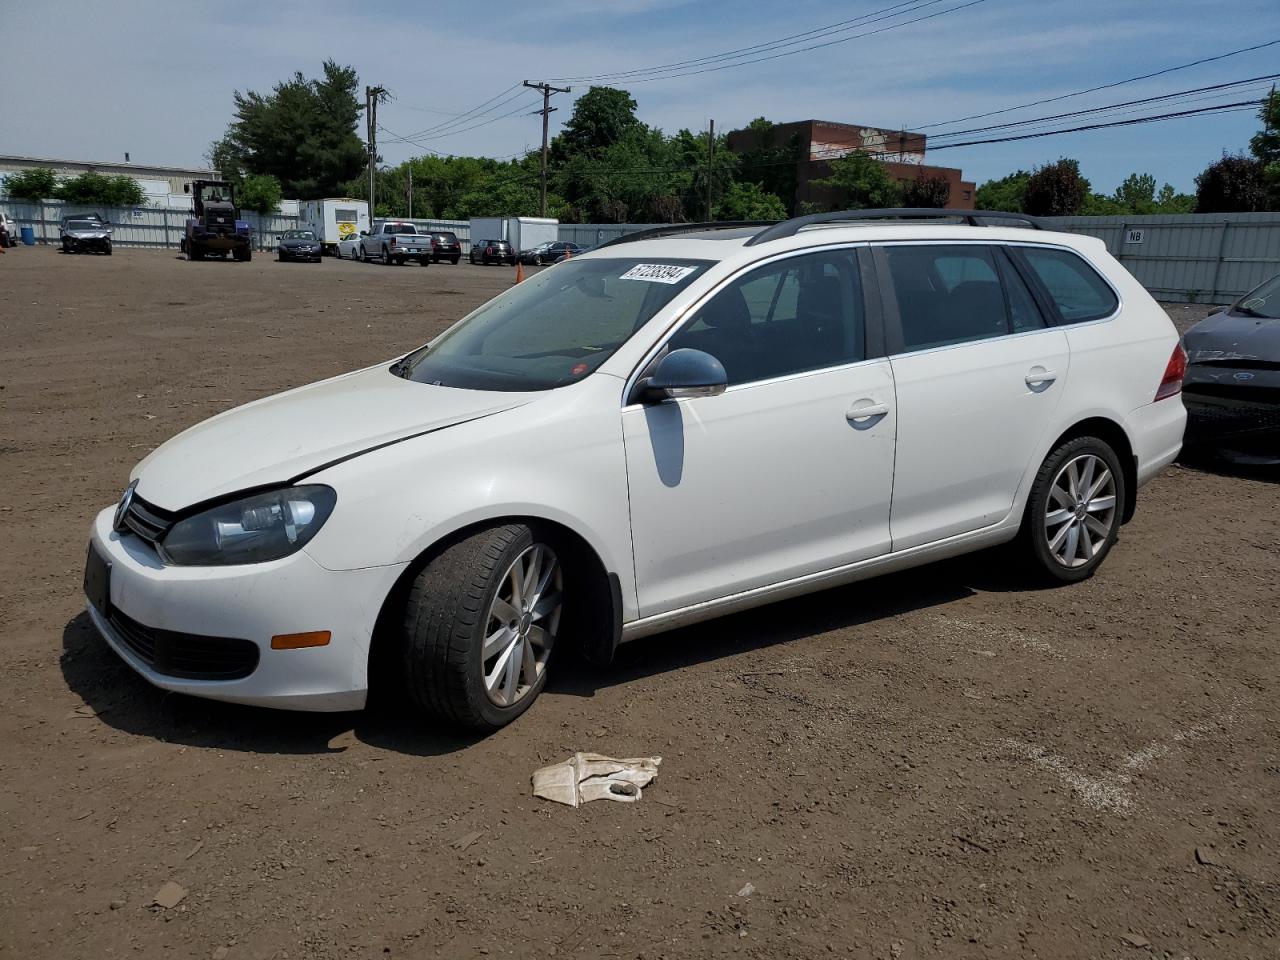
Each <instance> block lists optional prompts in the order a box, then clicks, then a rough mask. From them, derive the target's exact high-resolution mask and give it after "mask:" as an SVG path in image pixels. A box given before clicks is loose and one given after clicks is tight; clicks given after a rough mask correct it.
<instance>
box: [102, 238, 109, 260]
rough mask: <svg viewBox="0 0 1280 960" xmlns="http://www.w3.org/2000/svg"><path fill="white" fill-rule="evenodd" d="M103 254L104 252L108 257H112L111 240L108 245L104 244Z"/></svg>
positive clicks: (107, 242)
mask: <svg viewBox="0 0 1280 960" xmlns="http://www.w3.org/2000/svg"><path fill="white" fill-rule="evenodd" d="M102 252H103V253H105V254H106V255H107V256H108V257H109V256H111V241H110V240H108V241H106V243H104V244H103V246H102Z"/></svg>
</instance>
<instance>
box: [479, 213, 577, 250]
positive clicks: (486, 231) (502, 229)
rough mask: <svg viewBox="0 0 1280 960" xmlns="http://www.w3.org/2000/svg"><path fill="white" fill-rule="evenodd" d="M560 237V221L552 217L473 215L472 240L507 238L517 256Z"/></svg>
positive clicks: (553, 241)
mask: <svg viewBox="0 0 1280 960" xmlns="http://www.w3.org/2000/svg"><path fill="white" fill-rule="evenodd" d="M558 239H560V221H559V220H553V219H551V218H550V217H472V218H471V242H472V243H473V244H474V243H479V242H480V241H482V240H506V241H507V242H508V243H509V244H511V248H512V249H513V250H514V251H515V253H516V256H519V255H520V253H521V252H522V251H524V250H532V249H533V248H534V247H536V246H538V245H539V244H543V243H555V242H556V240H558Z"/></svg>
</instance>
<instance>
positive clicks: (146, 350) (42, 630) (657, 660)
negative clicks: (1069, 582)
mask: <svg viewBox="0 0 1280 960" xmlns="http://www.w3.org/2000/svg"><path fill="white" fill-rule="evenodd" d="M511 278H512V271H511V270H510V269H509V268H482V267H472V266H469V265H467V264H465V263H464V264H463V265H461V266H458V267H451V266H449V265H443V264H442V265H437V266H433V267H430V268H428V269H422V268H420V267H414V266H406V267H401V268H395V269H393V268H384V267H379V266H364V265H360V264H354V263H349V262H334V261H326V262H325V263H323V264H321V265H306V264H300V265H282V264H278V263H276V262H274V261H272V260H269V259H267V258H265V257H262V256H259V258H258V259H255V260H254V261H253V262H252V263H250V264H235V263H220V262H213V263H202V264H190V263H186V262H183V261H180V260H178V259H176V258H175V257H174V256H173V255H172V254H171V253H164V252H160V251H143V250H119V251H118V252H117V253H116V255H115V256H114V257H111V258H106V257H96V258H95V257H64V256H62V255H60V254H57V253H55V252H53V251H52V250H49V249H42V248H36V249H26V248H19V249H17V250H14V251H10V252H9V253H8V254H7V255H6V256H4V257H2V258H0V335H2V336H3V341H2V342H3V351H2V352H0V489H3V491H4V494H3V497H0V536H2V540H0V542H3V544H4V549H3V551H0V624H3V634H2V640H3V642H2V644H0V701H2V702H3V703H4V705H5V709H4V710H3V712H2V713H0V743H3V748H0V852H2V853H3V856H0V957H13V958H22V960H29V958H43V957H92V958H95V960H101V958H103V957H120V956H145V957H158V956H166V957H197V958H200V957H203V958H209V957H212V958H223V957H226V958H241V957H246V958H248V957H252V958H283V957H286V956H287V957H293V958H298V957H317V958H336V957H387V956H389V957H448V958H461V957H468V958H469V957H476V956H515V957H533V956H537V957H551V956H567V957H579V956H580V957H591V958H599V957H624V958H630V957H645V958H658V957H707V956H722V955H738V956H742V957H752V958H781V957H794V958H814V957H823V956H828V955H834V956H851V957H866V958H872V957H876V958H887V960H907V958H913V957H960V958H977V957H1004V956H1020V957H1073V958H1075V957H1142V956H1152V957H1168V958H1182V957H1196V958H1207V957H1222V958H1232V960H1237V958H1249V957H1252V958H1264V957H1275V956H1277V955H1280V741H1278V739H1277V733H1278V732H1280V731H1278V724H1277V719H1278V716H1280V714H1278V711H1277V705H1276V704H1277V701H1276V690H1277V683H1278V682H1280V652H1278V651H1277V646H1278V645H1280V625H1278V622H1277V621H1278V615H1277V607H1278V603H1280V484H1277V483H1276V482H1275V480H1276V478H1275V477H1274V476H1271V477H1268V476H1267V475H1264V474H1258V475H1248V476H1246V475H1239V474H1231V473H1228V472H1215V471H1211V470H1202V469H1190V468H1187V467H1176V468H1173V469H1171V470H1169V471H1168V472H1167V473H1166V474H1164V475H1163V476H1162V477H1160V478H1159V479H1158V480H1157V481H1155V482H1154V483H1153V484H1151V485H1150V486H1149V487H1147V488H1145V489H1144V490H1143V491H1142V495H1141V498H1140V502H1139V509H1138V514H1137V517H1136V519H1135V520H1134V521H1133V523H1132V524H1130V525H1129V526H1128V527H1126V528H1125V530H1124V535H1123V539H1122V540H1121V542H1120V544H1119V545H1118V547H1117V548H1116V550H1115V551H1114V552H1113V553H1112V555H1111V557H1110V558H1109V560H1108V562H1107V563H1106V564H1105V565H1104V566H1103V568H1102V570H1101V572H1100V573H1099V574H1098V575H1097V576H1096V577H1095V578H1093V579H1092V580H1090V581H1089V582H1087V583H1084V584H1081V585H1079V586H1075V587H1069V588H1062V589H1053V590H1040V591H1033V590H1027V589H1025V588H1023V587H1021V586H1019V585H1018V582H1017V580H1016V578H1013V577H1011V576H1010V575H1009V574H1008V573H1007V572H1004V571H1002V569H1001V567H1000V565H999V564H997V563H995V562H994V561H993V560H992V559H991V558H989V557H986V556H979V557H974V558H967V559H962V560H959V561H955V562H950V563H946V564H942V565H937V566H932V567H928V568H925V569H922V570H919V571H914V572H910V573H907V574H903V575H898V576H893V577H890V578H887V579H882V580H878V581H873V582H869V583H864V584H860V585H856V586H852V587H848V588H844V589H838V590H832V591H829V592H826V593H823V594H820V595H817V596H813V597H809V598H805V599H801V600H796V601H791V602H787V603H783V604H780V605H776V606H773V607H769V608H766V609H763V610H760V611H756V612H752V613H749V614H746V615H740V616H735V617H732V618H728V619H724V620H721V621H717V622H712V623H709V624H704V625H700V626H698V627H695V628H690V629H686V630H682V631H679V632H676V633H672V634H669V635H666V636H663V637H658V638H653V639H651V640H647V641H641V642H639V643H637V644H635V645H633V646H631V647H628V648H625V649H624V650H623V652H622V654H621V656H620V658H619V662H617V663H616V664H615V665H614V666H613V667H611V668H609V669H607V670H596V669H592V668H589V667H587V666H585V665H582V664H579V663H576V662H573V661H570V660H565V661H562V662H561V663H559V664H558V665H557V667H558V668H559V669H558V670H556V671H554V672H553V676H552V679H551V686H550V687H549V688H548V690H547V692H546V693H545V694H543V696H542V698H541V699H540V700H539V701H538V703H537V704H536V705H535V706H534V707H533V709H532V710H530V711H529V712H528V713H527V714H525V716H524V717H523V718H522V719H520V720H519V722H517V723H516V724H514V725H513V726H511V727H509V728H507V729H505V730H503V731H501V732H499V733H497V734H495V735H493V736H490V737H488V738H485V739H473V738H462V737H459V736H455V735H452V734H449V733H443V732H440V731H438V730H434V729H430V728H427V727H424V726H422V725H420V724H419V725H414V724H411V723H408V722H406V721H405V720H404V719H403V718H401V717H395V716H391V715H388V714H386V713H385V712H379V711H370V712H366V713H362V714H338V715H316V714H311V715H307V714H285V713H277V712H272V711H266V710H258V709H250V708H244V707H235V706H226V705H218V704H213V703H208V702H204V701H199V700H194V699H189V698H186V697H182V696H175V695H169V694H164V693H162V692H160V691H158V690H155V689H153V688H152V687H150V686H149V685H148V684H146V683H145V682H143V681H142V680H140V679H139V678H137V677H136V676H135V675H134V674H133V673H132V672H131V671H130V670H129V669H128V668H126V667H125V666H124V665H123V664H122V663H121V662H120V661H119V660H118V659H117V658H116V657H115V655H114V654H112V653H111V651H110V650H109V649H107V647H106V646H105V645H104V644H103V642H102V641H101V640H100V639H98V638H97V637H96V636H95V635H94V633H93V631H92V630H91V629H90V627H89V625H88V622H87V620H86V617H85V616H84V614H83V613H82V607H83V597H82V595H81V583H80V578H81V570H82V563H83V559H84V551H85V542H86V537H87V532H88V527H89V520H90V517H91V516H92V514H93V513H94V512H96V511H97V510H98V509H99V508H100V507H102V506H103V505H106V504H109V503H111V502H113V501H115V500H116V499H117V498H118V497H119V494H120V492H121V490H122V488H123V487H124V484H125V481H126V476H127V473H128V470H129V468H130V467H131V465H132V464H133V463H135V462H136V461H137V460H139V459H140V458H141V457H142V456H143V455H144V454H145V453H146V452H147V451H148V450H149V449H151V448H152V447H153V446H155V445H157V444H159V443H160V442H162V441H163V440H164V439H166V438H167V437H169V436H171V435H172V434H174V433H176V432H177V431H178V430H180V429H182V428H184V427H186V426H188V425H190V424H192V423H195V422H196V421H199V420H201V419H204V418H205V417H208V416H211V415H212V414H214V413H216V412H218V411H220V410H223V409H225V408H227V407H229V406H232V405H234V404H239V403H243V402H245V401H247V400H250V399H253V398H255V397H259V396H262V395H264V394H269V393H273V392H275V391H278V390H281V389H283V388H285V387H290V386H294V385H297V384H302V383H305V382H308V381H312V380H316V379H319V378H321V377H325V376H328V375H330V374H333V373H335V372H338V371H340V370H344V369H348V368H354V367H356V366H359V365H361V364H365V363H367V362H372V361H375V360H378V359H381V358H388V357H391V356H394V355H395V354H396V353H398V352H400V351H404V350H405V349H407V348H409V347H411V346H414V345H416V344H418V343H420V342H422V341H423V340H425V339H427V338H428V337H429V336H430V335H431V334H432V333H433V332H435V331H437V330H439V329H440V328H441V327H442V326H443V325H444V324H445V323H446V322H447V321H448V320H449V319H451V318H454V317H456V316H458V315H460V314H461V313H462V312H464V311H465V310H467V309H469V308H470V307H471V306H472V305H474V304H477V303H479V302H481V301H482V300H483V299H484V298H486V297H488V296H490V295H492V294H494V293H496V292H498V291H499V290H500V289H502V288H503V287H504V286H505V285H507V284H508V283H509V282H510V281H511ZM1203 310H1204V308H1203V307H1201V308H1193V309H1191V310H1189V311H1182V312H1183V313H1185V314H1187V317H1188V318H1189V317H1190V316H1193V315H1194V316H1198V315H1202V314H1203ZM580 749H582V750H594V751H599V752H602V753H607V754H612V755H615V756H636V755H641V756H643V755H651V754H659V755H661V756H662V758H663V762H662V768H661V775H660V776H659V777H658V779H657V780H656V781H655V783H654V784H653V786H652V787H651V788H649V789H646V791H645V794H644V799H643V800H642V801H641V802H640V803H638V804H634V805H626V804H616V803H596V804H592V805H590V806H588V807H584V808H582V809H579V810H573V809H570V808H567V807H560V806H555V805H552V804H549V803H546V802H544V801H539V800H534V799H532V798H531V796H530V784H529V777H530V773H531V772H532V771H533V769H534V768H535V767H538V766H540V765H542V764H544V763H549V762H554V761H556V760H559V759H562V758H564V757H565V756H567V755H569V754H570V753H571V752H572V751H574V750H580ZM171 883H172V884H177V885H178V886H179V887H180V888H181V890H180V891H174V890H173V888H171V887H170V888H167V892H169V893H172V894H173V896H174V897H176V896H177V895H178V893H180V892H181V893H184V896H182V898H181V900H180V901H179V902H177V903H176V904H174V905H172V906H169V907H162V906H159V905H156V904H155V903H154V900H155V898H156V896H157V894H158V893H159V892H160V891H161V890H162V888H166V885H167V884H171ZM166 902H172V901H169V900H166Z"/></svg>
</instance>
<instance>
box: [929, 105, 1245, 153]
mask: <svg viewBox="0 0 1280 960" xmlns="http://www.w3.org/2000/svg"><path fill="white" fill-rule="evenodd" d="M1264 102H1265V101H1263V100H1240V101H1238V102H1236V103H1223V104H1219V105H1216V106H1212V107H1197V108H1196V109H1194V110H1179V111H1177V112H1176V113H1162V114H1156V115H1154V116H1149V117H1134V118H1132V119H1129V120H1113V121H1111V122H1109V123H1091V124H1086V125H1084V126H1080V127H1067V128H1065V129H1062V130H1043V131H1041V132H1039V133H1024V134H1020V135H1014V136H1008V137H993V138H991V139H987V140H968V141H965V142H961V143H944V144H943V145H942V146H940V147H935V148H934V149H935V150H952V149H955V148H956V147H976V146H979V145H981V144H986V143H1011V142H1012V141H1014V140H1035V139H1037V138H1039V137H1054V136H1057V135H1058V134H1060V133H1080V132H1081V131H1084V130H1104V129H1106V128H1108V127H1128V126H1133V125H1135V124H1139V123H1154V122H1156V121H1159V120H1175V119H1178V118H1180V117H1193V116H1198V115H1200V114H1206V113H1235V112H1238V111H1241V110H1252V109H1254V108H1256V107H1257V106H1258V105H1259V104H1261V103H1264Z"/></svg>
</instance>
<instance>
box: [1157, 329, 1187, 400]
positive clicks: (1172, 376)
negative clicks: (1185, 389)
mask: <svg viewBox="0 0 1280 960" xmlns="http://www.w3.org/2000/svg"><path fill="white" fill-rule="evenodd" d="M1186 375H1187V351H1185V350H1183V349H1182V344H1181V343H1179V344H1176V345H1175V346H1174V348H1173V356H1171V357H1170V358H1169V363H1168V365H1167V366H1166V367H1165V368H1164V376H1163V377H1161V378H1160V389H1158V390H1157V391H1156V400H1163V399H1164V398H1165V397H1174V396H1177V395H1178V394H1180V393H1181V392H1182V378H1183V377H1185V376H1186Z"/></svg>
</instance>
